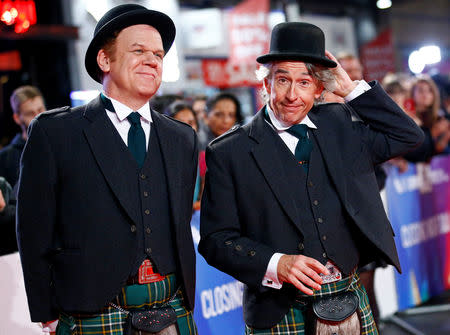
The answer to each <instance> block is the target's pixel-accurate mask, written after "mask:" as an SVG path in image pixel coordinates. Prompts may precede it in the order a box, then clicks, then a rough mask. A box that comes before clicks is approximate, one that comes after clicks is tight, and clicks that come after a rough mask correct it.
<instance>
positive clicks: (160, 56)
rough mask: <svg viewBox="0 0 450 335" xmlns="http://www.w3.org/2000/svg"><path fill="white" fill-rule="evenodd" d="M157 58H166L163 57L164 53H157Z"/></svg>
mask: <svg viewBox="0 0 450 335" xmlns="http://www.w3.org/2000/svg"><path fill="white" fill-rule="evenodd" d="M155 57H156V58H158V59H163V57H164V56H163V54H162V53H156V54H155Z"/></svg>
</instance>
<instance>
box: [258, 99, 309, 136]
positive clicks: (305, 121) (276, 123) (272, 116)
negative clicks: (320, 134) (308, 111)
mask: <svg viewBox="0 0 450 335" xmlns="http://www.w3.org/2000/svg"><path fill="white" fill-rule="evenodd" d="M266 108H267V112H268V114H269V118H270V121H271V122H272V125H273V126H274V127H275V129H276V130H279V131H284V130H287V129H289V128H290V127H291V126H285V125H284V124H282V123H281V122H280V121H279V120H278V119H277V118H276V117H275V113H274V112H273V110H272V109H271V108H270V106H269V104H267V105H266ZM298 124H305V125H307V126H308V128H313V129H317V127H316V125H315V124H314V123H313V122H312V121H311V119H310V118H309V117H308V115H306V116H305V117H304V119H303V120H302V121H301V122H299V123H298Z"/></svg>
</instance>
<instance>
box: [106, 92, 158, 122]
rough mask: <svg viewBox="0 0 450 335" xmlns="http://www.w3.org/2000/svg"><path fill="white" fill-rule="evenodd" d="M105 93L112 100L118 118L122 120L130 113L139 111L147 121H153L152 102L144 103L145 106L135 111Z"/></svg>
mask: <svg viewBox="0 0 450 335" xmlns="http://www.w3.org/2000/svg"><path fill="white" fill-rule="evenodd" d="M103 95H104V96H105V97H107V98H108V99H109V100H111V103H112V105H113V107H114V109H115V112H116V115H117V118H118V119H119V120H120V121H123V120H125V119H126V118H127V116H128V115H130V113H131V112H138V113H139V115H140V116H142V117H143V118H144V119H145V120H146V121H147V122H153V119H152V114H151V113H150V104H149V103H146V104H144V106H142V107H141V108H139V109H138V110H137V111H135V110H133V109H131V108H130V107H128V106H126V105H124V104H123V103H121V102H120V101H117V100H115V99H114V98H111V97H109V96H107V95H106V93H105V92H103ZM111 112H112V111H111Z"/></svg>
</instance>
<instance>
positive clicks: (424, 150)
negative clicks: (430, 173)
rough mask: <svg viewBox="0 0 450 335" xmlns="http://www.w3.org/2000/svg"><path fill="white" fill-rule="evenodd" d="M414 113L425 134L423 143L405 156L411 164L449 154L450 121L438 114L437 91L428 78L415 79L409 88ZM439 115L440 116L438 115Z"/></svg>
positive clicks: (442, 114) (438, 97)
mask: <svg viewBox="0 0 450 335" xmlns="http://www.w3.org/2000/svg"><path fill="white" fill-rule="evenodd" d="M411 96H412V99H413V101H414V106H415V112H416V116H417V118H418V119H419V120H420V125H421V127H422V130H423V131H424V132H425V136H426V138H425V141H424V143H423V144H422V145H421V146H420V147H418V148H417V149H416V150H414V151H412V152H410V153H408V154H407V155H405V158H406V159H408V160H409V161H412V162H419V161H429V160H430V159H431V158H432V156H434V155H438V154H449V153H450V148H449V141H450V121H449V120H448V119H446V118H445V117H444V114H445V113H444V112H443V111H441V112H440V96H439V90H438V88H437V86H436V84H435V83H434V81H433V80H432V79H431V78H430V77H428V76H421V77H419V78H417V80H416V82H415V83H414V85H413V86H412V88H411ZM440 114H441V115H440Z"/></svg>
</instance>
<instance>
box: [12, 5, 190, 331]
mask: <svg viewBox="0 0 450 335" xmlns="http://www.w3.org/2000/svg"><path fill="white" fill-rule="evenodd" d="M174 38H175V26H174V24H173V22H172V20H171V19H170V18H169V17H168V16H167V15H165V14H163V13H160V12H157V11H152V10H147V9H146V8H145V7H142V6H139V5H134V4H125V5H119V6H117V7H114V8H113V9H111V10H109V11H108V12H107V13H106V14H105V15H104V16H103V17H102V18H101V19H100V21H99V22H98V23H97V26H96V28H95V32H94V36H93V39H92V41H91V43H90V45H89V47H88V50H87V52H86V57H85V66H86V70H87V72H88V73H89V75H90V76H91V77H92V78H93V79H94V80H96V81H98V82H99V83H101V84H102V85H103V89H104V92H103V93H102V94H101V95H100V96H99V97H97V98H96V99H94V100H93V101H91V102H90V103H89V104H87V105H85V106H80V107H76V108H72V109H71V108H68V107H64V108H60V109H56V110H53V111H49V112H46V113H43V114H41V115H40V116H39V117H37V118H36V119H35V120H34V121H33V122H32V123H31V125H30V131H29V134H30V135H29V139H28V141H27V144H26V145H25V150H24V154H23V156H22V162H21V174H20V185H19V195H18V220H17V230H18V244H19V250H20V256H21V260H22V267H23V272H24V277H25V284H26V291H27V296H28V303H29V308H30V313H31V319H32V320H33V321H49V320H53V319H56V318H58V316H59V323H58V329H57V331H56V333H57V334H69V333H71V331H72V330H73V329H76V331H77V332H80V333H86V332H87V333H90V334H112V333H114V334H122V333H124V323H125V321H127V320H128V322H129V321H130V320H131V316H130V315H129V314H127V313H129V312H130V311H132V312H136V310H139V311H141V310H146V309H151V308H154V307H161V305H168V306H169V305H170V306H171V307H172V308H173V309H174V310H175V313H176V315H177V317H178V318H177V319H176V320H177V322H176V324H177V325H178V332H177V333H179V334H182V335H187V334H196V332H197V331H196V328H195V324H194V322H193V318H192V310H193V307H194V285H195V252H194V247H193V243H192V236H191V231H190V224H189V223H190V218H191V212H192V197H193V191H194V184H195V178H196V173H197V158H198V153H197V144H196V143H197V141H196V135H195V132H194V130H193V129H192V128H191V127H190V126H188V125H186V124H184V123H181V122H178V121H175V120H172V119H170V118H168V117H166V116H163V115H161V114H159V113H156V112H154V111H153V110H151V108H150V107H149V103H148V102H149V100H150V98H151V97H152V96H153V95H154V94H155V93H156V91H157V90H158V88H159V86H160V84H161V77H162V65H163V57H164V55H166V54H167V52H168V51H169V48H170V46H171V45H172V43H173V40H174ZM180 167H183V168H180ZM36 193H38V194H39V196H36ZM112 304H114V305H112ZM123 310H125V312H123ZM160 317H162V316H160ZM138 326H139V325H136V324H135V323H134V322H133V325H132V334H140V333H141V330H139V329H141V328H138ZM140 327H142V325H141V326H140ZM170 328H171V329H173V325H172V326H171V327H170ZM127 329H128V328H127ZM142 333H143V334H144V333H145V332H142ZM170 334H172V332H171V333H170Z"/></svg>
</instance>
